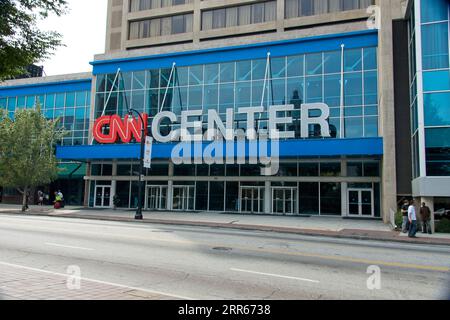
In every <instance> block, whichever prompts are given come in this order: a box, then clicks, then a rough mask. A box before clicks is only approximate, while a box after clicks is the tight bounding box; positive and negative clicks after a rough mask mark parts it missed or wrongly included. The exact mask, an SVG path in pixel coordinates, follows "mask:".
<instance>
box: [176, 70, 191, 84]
mask: <svg viewBox="0 0 450 320" xmlns="http://www.w3.org/2000/svg"><path fill="white" fill-rule="evenodd" d="M188 84H189V68H188V67H183V68H176V69H175V85H177V86H187V85H188Z"/></svg>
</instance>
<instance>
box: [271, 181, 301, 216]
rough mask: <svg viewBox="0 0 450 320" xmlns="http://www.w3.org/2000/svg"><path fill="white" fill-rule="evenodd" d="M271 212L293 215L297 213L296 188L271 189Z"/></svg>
mask: <svg viewBox="0 0 450 320" xmlns="http://www.w3.org/2000/svg"><path fill="white" fill-rule="evenodd" d="M272 211H273V213H277V214H285V215H293V214H295V213H296V212H297V188H285V187H280V188H272Z"/></svg>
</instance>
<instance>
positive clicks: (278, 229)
mask: <svg viewBox="0 0 450 320" xmlns="http://www.w3.org/2000/svg"><path fill="white" fill-rule="evenodd" d="M0 213H1V214H7V215H15V216H37V217H57V218H70V219H83V220H96V221H114V222H135V223H141V224H142V223H145V224H162V225H178V226H194V227H210V228H223V229H235V230H251V231H265V232H278V233H287V234H297V235H302V236H310V237H326V238H335V239H352V240H360V241H382V242H396V243H403V244H428V245H439V246H450V241H440V239H430V238H428V239H423V240H421V239H420V238H419V239H415V240H411V239H409V238H398V237H393V238H386V237H375V236H368V235H357V234H354V235H352V234H340V233H339V232H338V231H316V230H309V229H298V228H287V227H273V226H261V225H243V224H230V223H219V222H201V221H179V220H178V221H173V220H158V219H153V220H149V219H147V220H145V219H144V220H135V219H133V218H124V217H111V216H106V217H105V216H95V215H89V216H86V215H78V214H65V215H52V214H49V213H16V212H0Z"/></svg>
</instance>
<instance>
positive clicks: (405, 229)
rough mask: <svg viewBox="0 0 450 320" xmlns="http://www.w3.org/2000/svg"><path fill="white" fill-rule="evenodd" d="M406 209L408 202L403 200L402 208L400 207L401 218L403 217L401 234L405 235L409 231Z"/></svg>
mask: <svg viewBox="0 0 450 320" xmlns="http://www.w3.org/2000/svg"><path fill="white" fill-rule="evenodd" d="M408 208H409V201H408V200H405V201H404V202H403V206H402V217H403V222H402V232H403V233H407V232H408V230H409V219H408Z"/></svg>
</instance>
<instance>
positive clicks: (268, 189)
mask: <svg viewBox="0 0 450 320" xmlns="http://www.w3.org/2000/svg"><path fill="white" fill-rule="evenodd" d="M264 213H265V214H271V213H272V184H271V183H270V181H266V182H265V185H264Z"/></svg>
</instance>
